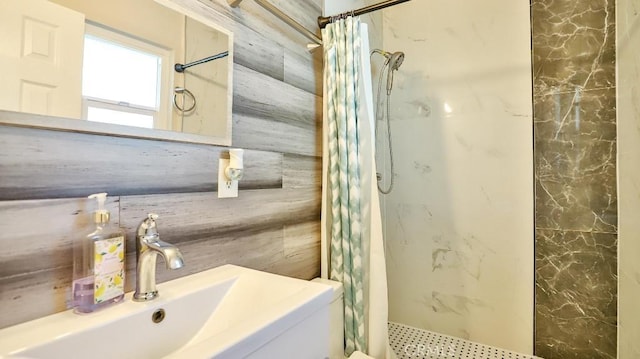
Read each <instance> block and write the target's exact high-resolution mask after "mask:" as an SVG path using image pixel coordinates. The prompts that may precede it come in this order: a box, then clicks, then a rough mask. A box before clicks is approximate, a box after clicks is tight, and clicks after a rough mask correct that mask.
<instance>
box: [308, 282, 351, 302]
mask: <svg viewBox="0 0 640 359" xmlns="http://www.w3.org/2000/svg"><path fill="white" fill-rule="evenodd" d="M311 281H312V282H315V283H320V284H325V285H330V286H331V287H332V288H333V298H332V299H331V301H334V300H336V299H338V298H340V297H342V294H343V292H344V289H343V288H342V283H340V282H336V281H335V280H329V279H324V278H314V279H313V280H311Z"/></svg>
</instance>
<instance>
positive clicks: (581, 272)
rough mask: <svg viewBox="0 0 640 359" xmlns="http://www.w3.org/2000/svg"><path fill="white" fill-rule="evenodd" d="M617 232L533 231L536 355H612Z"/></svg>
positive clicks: (615, 320) (615, 323) (615, 321)
mask: <svg viewBox="0 0 640 359" xmlns="http://www.w3.org/2000/svg"><path fill="white" fill-rule="evenodd" d="M616 255H617V236H616V235H615V234H609V233H590V232H568V231H556V230H540V229H539V230H537V231H536V341H537V345H536V355H538V356H541V357H543V358H547V359H552V358H563V359H564V358H611V359H613V358H615V357H616V354H615V353H616V325H617V294H616V292H617V289H616V286H617V281H616V277H617V260H616Z"/></svg>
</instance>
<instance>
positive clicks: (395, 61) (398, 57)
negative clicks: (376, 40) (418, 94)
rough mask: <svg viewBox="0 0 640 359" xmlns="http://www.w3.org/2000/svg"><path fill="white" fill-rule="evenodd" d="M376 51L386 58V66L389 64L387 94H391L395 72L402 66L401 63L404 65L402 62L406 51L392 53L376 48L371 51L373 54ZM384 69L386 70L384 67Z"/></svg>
mask: <svg viewBox="0 0 640 359" xmlns="http://www.w3.org/2000/svg"><path fill="white" fill-rule="evenodd" d="M374 53H376V54H380V55H382V56H384V57H385V58H386V61H385V63H384V67H387V66H389V72H388V73H387V94H388V95H390V94H391V89H392V88H393V72H394V71H396V70H398V69H399V68H400V65H402V62H404V52H401V51H398V52H394V53H391V52H387V51H384V50H380V49H375V50H373V51H371V55H373V54H374ZM382 71H384V68H383V70H382Z"/></svg>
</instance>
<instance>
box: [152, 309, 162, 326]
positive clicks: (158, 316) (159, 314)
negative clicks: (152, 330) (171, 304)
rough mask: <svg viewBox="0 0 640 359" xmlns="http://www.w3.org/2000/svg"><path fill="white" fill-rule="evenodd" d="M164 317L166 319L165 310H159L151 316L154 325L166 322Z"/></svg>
mask: <svg viewBox="0 0 640 359" xmlns="http://www.w3.org/2000/svg"><path fill="white" fill-rule="evenodd" d="M164 317H165V312H164V309H158V310H156V311H155V312H153V314H151V320H152V321H153V322H154V323H160V322H161V321H163V320H164Z"/></svg>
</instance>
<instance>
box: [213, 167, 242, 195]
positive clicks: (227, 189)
mask: <svg viewBox="0 0 640 359" xmlns="http://www.w3.org/2000/svg"><path fill="white" fill-rule="evenodd" d="M227 166H229V160H228V159H223V158H221V159H219V160H218V198H232V197H238V181H229V180H228V179H227V176H225V174H224V169H225V168H227Z"/></svg>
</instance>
